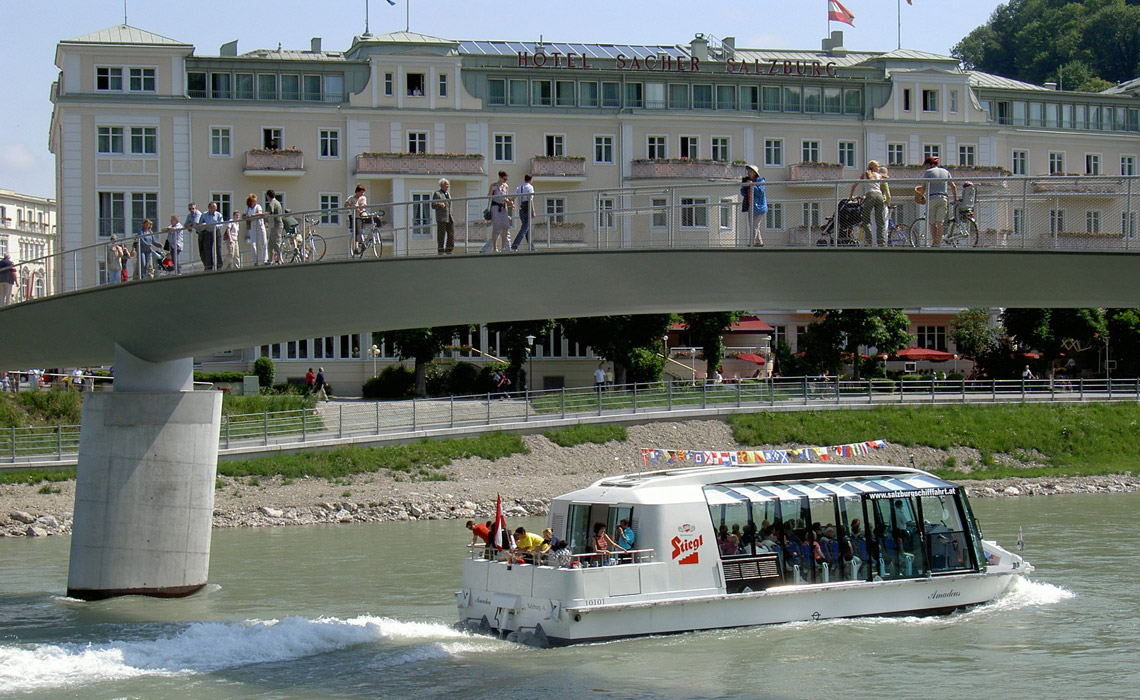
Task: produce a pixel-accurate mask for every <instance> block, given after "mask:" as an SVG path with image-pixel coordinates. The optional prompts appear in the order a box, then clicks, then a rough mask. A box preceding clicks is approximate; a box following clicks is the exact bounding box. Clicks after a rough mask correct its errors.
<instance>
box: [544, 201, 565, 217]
mask: <svg viewBox="0 0 1140 700" xmlns="http://www.w3.org/2000/svg"><path fill="white" fill-rule="evenodd" d="M546 216H547V218H548V220H549V221H550V223H552V224H562V223H565V222H566V198H565V197H547V198H546Z"/></svg>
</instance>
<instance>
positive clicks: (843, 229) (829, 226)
mask: <svg viewBox="0 0 1140 700" xmlns="http://www.w3.org/2000/svg"><path fill="white" fill-rule="evenodd" d="M838 216H839V235H838V238H836V237H835V236H836V232H835V217H836V215H835V214H832V215H831V216H829V217H827V218H826V219H824V221H823V225H822V226H820V227H819V231H820V233H822V234H823V235H822V236H820V237H819V240H817V241H816V242H815V244H816V245H820V246H829V245H837V246H852V245H857V243H856V242H855V238H854V236H853V235H852V233H853V232H854V231H855V227H856V226H858V225H859V224H860V223H862V221H863V198H862V197H855V198H854V199H841V200H839V207H838Z"/></svg>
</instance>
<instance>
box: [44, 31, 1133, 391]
mask: <svg viewBox="0 0 1140 700" xmlns="http://www.w3.org/2000/svg"><path fill="white" fill-rule="evenodd" d="M842 44H843V39H842V33H841V32H835V33H833V34H832V36H831V37H829V38H828V39H826V40H824V41H823V43H822V47H821V49H820V50H806V49H805V50H764V49H752V48H743V47H737V46H736V45H735V42H734V40H733V39H731V38H725V39H722V40H711V39H709V38H706V37H703V36H701V35H697V36H695V37H694V38H692V39H691V40H689V41H688V43H687V44H669V45H657V46H654V45H615V44H590V43H541V42H534V41H518V42H511V41H478V40H473V41H457V40H451V39H442V38H437V37H431V36H425V35H423V34H416V33H412V32H394V33H390V34H383V35H379V36H372V35H368V34H365V35H362V36H357V37H355V38H354V39H353V41H352V43H351V45H350V46H348V47H347V48H346V49H344V50H335V51H329V50H326V49H325V48H324V47H323V45H322V42H321V40H320V39H319V38H314V39H313V40H312V43H311V45H310V46H309V47H307V48H304V49H282V48H277V49H255V50H252V51H247V52H242V51H239V49H238V46H237V42H231V43H228V44H225V45H223V46H222V47H221V48H220V51H219V53H218V55H211V56H206V55H197V54H196V52H195V47H194V46H192V45H190V44H186V43H183V42H181V41H178V40H175V39H170V38H166V37H163V36H159V35H157V34H153V33H151V32H147V31H144V30H141V29H138V28H134V27H131V26H127V25H121V26H117V27H111V28H109V29H105V30H103V31H99V32H95V33H93V34H88V35H85V36H81V37H77V38H75V39H70V40H66V41H61V42H60V43H59V45H58V47H57V52H56V65H57V66H58V67H59V69H60V75H59V79H58V81H57V82H56V83H55V84H54V85H53V88H52V101H53V103H54V113H53V117H52V123H51V130H50V147H51V150H52V152H53V153H54V154H55V157H56V162H57V178H58V187H57V194H58V199H59V216H60V237H59V240H60V246H61V250H63V251H65V252H66V251H69V250H75V249H78V248H82V247H84V246H92V245H94V244H97V243H99V242H101V241H105V240H107V237H108V236H109V235H110V234H111V233H117V234H120V235H122V234H128V233H131V232H135V231H137V230H138V228H139V224H140V222H141V221H142V219H144V218H150V219H152V220H154V221H156V222H161V223H165V221H166V220H167V218H168V217H169V216H170V214H172V213H177V214H180V215H181V214H182V213H183V212H185V210H186V205H187V203H188V202H190V201H196V202H197V203H198V204H199V207H200V208H202V203H203V202H205V201H207V200H213V201H217V202H219V204H220V205H221V207H222V210H223V212H228V211H229V210H230V209H231V208H233V207H239V206H244V200H245V197H246V195H247V193H250V192H258V193H261V192H264V191H265V190H266V189H268V188H273V189H275V190H276V191H277V192H278V193H280V194H281V195H282V198H283V199H284V201H285V204H286V206H288V207H290V208H292V209H294V210H304V209H327V210H330V211H329V212H328V213H327V214H326V215H324V216H323V217H322V228H325V229H327V232H328V234H329V235H330V236H332V235H339V234H341V233H342V232H343V230H344V221H343V217H341V216H339V215H338V214H337V213H336V212H335V211H332V210H335V209H337V208H338V207H340V206H342V205H343V203H344V201H345V199H346V197H347V196H348V194H350V193H351V192H352V189H353V187H354V185H355V183H357V182H360V183H363V184H365V185H366V186H367V188H368V196H369V200H370V201H371V202H374V203H389V202H407V203H411V204H409V205H407V206H394V207H389V208H388V214H389V217H388V220H389V222H390V224H391V226H392V230H393V231H394V234H393V235H394V240H393V241H392V243H393V244H394V245H395V246H396V248H397V249H398V250H401V251H408V252H412V253H415V252H424V253H427V252H432V251H434V245H435V235H434V226H433V225H432V222H431V219H430V213H429V210H428V207H427V206H426V204H422V203H423V202H425V200H427V199H428V198H430V196H431V193H432V192H433V191H434V190H435V189H436V186H437V180H438V179H439V178H440V177H447V178H448V179H450V180H451V182H452V194H453V196H455V197H468V196H470V197H476V196H480V195H483V194H485V193H486V191H487V187H488V185H489V182H490V181H491V180H493V179H494V176H495V173H497V172H498V171H499V170H505V171H506V172H507V173H508V174H509V175H510V179H511V181H512V183H518V182H521V181H522V176H523V175H524V174H525V173H532V174H534V176H535V184H536V188H537V189H538V190H539V191H540V193H541V192H543V191H544V190H545V191H546V192H554V191H557V192H558V193H565V194H557V195H551V196H543V197H540V198H539V200H538V208H539V215H540V216H545V217H546V218H547V221H549V222H554V225H556V226H557V227H558V229H559V231H558V235H557V236H556V237H553V238H552V240H554V241H555V242H557V243H564V244H573V243H574V241H575V240H581V236H583V235H588V234H583V232H582V230H583V229H585V230H587V231H590V229H592V227H594V226H595V225H596V226H603V225H605V223H604V222H603V220H602V218H601V217H599V218H597V219H595V220H587V221H572V220H570V219H571V218H572V217H567V216H566V209H567V206H568V204H567V202H568V201H569V200H572V199H573V198H574V196H575V195H574V193H575V192H576V191H581V192H583V193H586V192H597V191H600V190H606V189H620V188H629V187H637V186H641V185H661V184H677V185H680V184H685V183H700V182H704V183H708V182H710V181H713V182H719V183H723V189H722V190H721V191H722V192H723V194H725V195H726V197H725V198H722V199H721V200H720V202H719V203H720V205H721V206H720V210H721V211H722V212H726V214H722V216H724V217H726V218H727V219H731V218H732V217H734V216H735V210H736V206H735V205H733V204H732V203H733V202H735V201H736V200H735V199H733V198H732V196H733V195H735V194H736V191H737V187H738V185H739V178H740V175H741V174H742V173H743V165H744V164H745V163H754V164H756V166H758V167H759V169H760V171H761V174H762V175H763V176H764V177H765V178H766V179H767V180H768V182H769V183H770V186H773V185H774V184H775V183H781V185H780V186H781V187H785V186H786V187H787V188H788V190H787V191H789V192H791V191H794V192H796V193H797V194H796V196H795V197H794V198H791V197H789V198H782V201H774V202H773V206H772V208H771V209H770V211H769V214H768V216H767V221H766V223H767V231H766V233H765V238H766V240H767V241H769V244H770V245H771V244H775V245H784V244H793V245H794V244H805V243H807V240H806V236H805V234H808V235H810V233H811V232H812V230H813V228H814V226H816V225H818V224H819V222H820V219H821V217H822V216H824V215H826V212H827V211H828V207H829V206H833V205H834V199H835V192H836V185H835V183H836V181H841V180H851V179H854V178H856V177H858V175H859V173H860V172H861V171H862V169H863V167H864V165H865V164H866V162H867V161H868V160H870V159H875V160H878V161H880V162H882V163H886V164H889V165H890V166H891V169H892V175H893V176H895V177H899V176H901V175H917V174H919V173H920V168H919V167H918V165H917V164H918V163H921V162H922V160H923V159H924V158H925V157H926V156H929V155H937V156H940V158H941V159H942V162H943V163H944V164H948V165H952V166H957V167H958V168H961V170H960V171H958V172H959V175H956V177H983V176H988V175H996V174H1008V175H1013V176H1020V175H1026V176H1034V175H1047V174H1052V173H1076V174H1082V175H1083V174H1088V175H1112V176H1132V175H1135V174H1136V161H1137V155H1138V154H1140V99H1137V92H1138V91H1140V85H1137V84H1132V83H1129V84H1123V85H1120V86H1117V87H1115V88H1113V89H1110V90H1107V91H1105V92H1102V93H1083V92H1072V91H1063V90H1058V89H1056V86H1054V85H1045V86H1038V85H1031V84H1027V83H1023V82H1019V81H1016V80H1011V79H1008V78H1004V77H1001V76H996V75H990V74H986V73H980V72H976V71H964V70H962V69H961V68H960V66H959V64H958V63H957V61H956V60H955V59H953V58H951V57H947V56H940V55H935V54H931V53H926V52H922V51H914V50H897V51H889V52H868V51H849V50H847V49H845V48H844V47H843V45H842ZM734 182H735V183H736V186H733V183H734ZM821 183H822V184H821ZM591 196H594V195H591ZM715 196H716V194H715V192H714V194H713V197H715ZM593 201H596V203H597V206H598V207H599V208H602V209H605V208H606V207H607V206H614V202H613V200H605V199H596V200H593ZM717 203H718V201H717V200H716V199H701V200H700V201H699V202H694V201H690V202H689V203H688V205H687V206H688V208H687V209H686V204H685V203H684V202H651V204H652V205H653V206H658V205H660V206H661V207H662V211H663V212H671V211H674V210H675V211H677V212H678V220H679V225H680V226H682V227H685V226H688V227H689V228H691V229H701V228H702V227H704V228H707V229H708V232H709V235H710V237H715V236H716V235H717V232H718V229H720V228H725V229H730V230H733V231H735V230H736V229H737V228H739V227H737V226H736V222H735V221H734V220H726V219H722V218H721V217H717V216H710V215H708V213H707V212H706V211H705V210H704V207H705V206H706V205H714V204H717ZM725 203H727V205H726V204H725ZM617 204H618V206H622V203H621V202H618V203H617ZM909 206H911V207H913V206H914V205H913V204H911V205H909ZM482 207H483V204H482V203H475V204H473V205H472V207H469V208H468V209H469V210H470V209H474V210H475V211H473V212H471V214H472V218H477V217H478V212H481V210H482ZM674 207H675V209H672V208H674ZM710 208H711V206H710ZM1056 211H1060V209H1057V210H1050V215H1051V216H1052V217H1053V220H1052V221H1051V222H1050V225H1051V226H1054V227H1055V228H1064V227H1063V226H1062V224H1061V223H1060V221H1058V220H1057V219H1056V213H1055V212H1056ZM687 212H688V214H687ZM694 212H696V213H694ZM1113 213H1115V212H1113ZM697 214H700V215H699V216H698V215H697ZM1030 214H1031V212H1027V211H1020V212H1019V211H1016V210H1014V209H1010V210H1008V211H1003V212H1000V216H1001V220H1000V221H992V222H990V223H989V229H990V230H1002V231H1006V232H1009V233H1013V234H1018V233H1021V232H1022V231H1021V230H1020V229H1024V227H1025V226H1026V219H1027V217H1028V216H1029V215H1030ZM1063 215H1064V211H1061V216H1063ZM686 216H688V218H686ZM913 216H914V214H913V213H911V214H910V218H913ZM1069 216H1070V218H1071V219H1078V218H1079V219H1080V220H1081V221H1082V223H1086V222H1087V221H1091V219H1089V218H1088V215H1087V213H1086V212H1078V211H1072V212H1070V213H1069ZM462 217H463V215H462V214H461V218H462ZM1046 218H1048V217H1046ZM564 219H565V220H564ZM1105 219H1107V220H1106V221H1103V222H1102V221H1101V219H1100V214H1099V213H1098V215H1097V221H1096V223H1097V226H1098V227H1099V226H1103V227H1104V228H1105V230H1109V229H1115V228H1116V227H1118V225H1119V226H1122V227H1124V231H1125V235H1132V234H1133V233H1134V231H1133V229H1134V227H1135V212H1133V211H1131V210H1129V209H1126V210H1124V211H1121V212H1120V218H1119V220H1117V219H1116V217H1115V216H1112V215H1108V216H1105ZM648 221H649V223H648V224H647V226H646V229H645V230H632V231H620V232H618V233H619V234H620V235H622V236H623V237H624V238H623V240H627V241H630V242H632V243H634V244H636V243H637V242H638V240H639V237H641V240H642V241H652V240H653V239H652V236H653V227H654V226H656V225H659V224H660V225H662V226H664V225H665V214H664V213H663V215H662V218H661V219H660V221H659V220H658V219H657V218H656V217H652V218H650V219H649V220H648ZM595 222H596V223H595ZM560 224H561V225H560ZM726 224H727V225H726ZM559 225H560V226H559ZM551 230H552V229H549V228H548V232H549V231H551ZM1098 230H1099V228H1098ZM591 233H592V232H591ZM480 235H483V236H485V233H483V234H480ZM548 235H549V233H548ZM732 240H734V241H735V240H737V239H732ZM480 241H481V239H480ZM55 273H56V278H55V283H56V284H57V285H58V287H59V288H60V289H63V290H67V289H71V288H73V287H74V286H76V284H78V286H85V285H90V284H94V283H97V282H99V281H100V280H102V279H103V278H104V277H105V275H106V271H105V269H104V267H103V262H102V256H101V255H100V254H99V250H98V248H93V249H90V250H89V251H87V252H86V253H85V254H80V255H76V256H64V258H63V260H62V264H61V265H60V268H59V269H58V270H56V271H55ZM912 312H913V313H915V314H917V315H916V316H915V318H918V317H919V316H921V314H922V310H912ZM770 316H771V315H769V314H767V313H766V314H765V315H764V320H765V321H767V322H768V323H769V324H771V325H773V326H777V327H779V328H792V329H794V328H796V325H795V321H796V319H801V320H802V319H803V318H804V314H803V313H802V312H800V313H794V312H790V313H789V314H788V315H787V316H786V317H785V318H782V319H781V318H775V317H770ZM936 318H937V319H938V320H939V322H940V323H939V324H938V325H939V327H942V329H943V333H942V337H943V338H944V337H945V335H946V333H945V331H946V330H947V329H946V328H945V327H944V326H945V319H946V318H947V315H946V313H945V312H942V313H939V314H936ZM789 323H790V324H792V325H790V326H789ZM929 325H930V324H928V323H925V322H923V321H921V320H919V321H916V328H915V329H914V330H915V333H916V335H919V327H920V326H921V327H922V328H923V329H925V328H927V327H928V326H929ZM785 334H786V336H787V339H788V341H789V342H790V343H791V344H792V345H793V347H794V346H795V335H796V334H795V332H794V331H793V330H788V331H786V332H785ZM475 336H476V337H474V338H470V339H465V342H467V343H469V344H471V345H474V346H477V347H479V348H480V349H481V350H483V351H485V352H490V353H492V354H494V351H495V349H496V342H495V340H494V338H493V337H490V336H488V334H486V332H485V331H483V330H480V331H479V332H478V333H476V334H475ZM921 336H922V337H923V338H925V337H935V338H936V337H939V336H938V333H937V332H934V333H933V334H928V333H927V332H926V331H925V330H924V331H923V332H922V333H921ZM943 342H945V340H943ZM371 344H372V343H371V338H370V335H369V332H368V329H362V330H361V333H360V334H357V335H352V336H344V337H340V338H318V339H306V340H300V341H296V342H293V343H287V344H286V343H282V344H278V345H274V346H264V347H262V348H249V349H243V350H235V351H233V352H232V353H230V354H228V355H224V356H219V357H215V358H203V359H206V360H209V361H210V362H214V361H217V362H220V363H222V364H221V366H226V365H227V363H228V365H230V366H234V367H235V368H236V367H238V366H240V367H243V368H244V367H246V366H248V364H249V363H250V362H252V359H253V358H254V357H256V356H257V355H258V354H261V353H266V354H269V355H271V356H273V357H274V359H279V360H280V361H281V362H282V363H286V365H285V366H284V367H282V368H281V369H280V370H279V374H281V375H283V376H300V375H301V374H303V373H304V371H305V369H306V368H307V366H308V365H312V364H324V365H325V366H326V369H328V370H329V373H330V375H331V381H332V382H333V383H334V384H338V385H340V386H353V385H358V384H359V382H360V381H362V380H363V378H364V377H366V376H368V375H370V374H371V367H372V363H371V362H370V361H369V360H370V359H371V358H369V357H367V351H366V349H367V348H369V347H370V346H371ZM538 345H539V346H540V348H539V352H538V355H537V356H536V357H537V359H541V360H544V362H542V363H536V367H535V371H536V374H538V375H539V376H538V379H539V381H538V383H537V384H536V385H537V386H543V384H545V385H547V386H556V385H558V384H560V383H562V382H565V383H566V384H568V385H569V384H585V383H589V381H590V379H589V376H590V372H591V371H592V370H593V369H594V367H595V366H596V360H593V359H592V358H590V355H589V351H588V350H587V349H585V348H579V347H575V346H574V344H573V343H569V342H568V341H567V340H566V339H564V338H562V337H561V336H560V335H558V334H557V332H555V333H552V334H551V336H550V337H549V338H546V339H540V341H539V343H538ZM950 349H951V350H953V348H952V347H951V348H950ZM540 367H541V369H540ZM338 380H339V381H338Z"/></svg>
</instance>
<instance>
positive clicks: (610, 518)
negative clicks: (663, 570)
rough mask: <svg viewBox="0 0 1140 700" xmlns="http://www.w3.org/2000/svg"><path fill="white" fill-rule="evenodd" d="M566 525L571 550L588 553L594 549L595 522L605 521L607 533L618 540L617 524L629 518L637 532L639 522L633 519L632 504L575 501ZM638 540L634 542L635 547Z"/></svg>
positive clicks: (634, 530)
mask: <svg viewBox="0 0 1140 700" xmlns="http://www.w3.org/2000/svg"><path fill="white" fill-rule="evenodd" d="M567 520H568V522H567V526H566V541H567V542H569V543H570V551H572V552H573V553H575V554H586V553H589V552H592V551H594V547H593V536H594V523H605V525H606V534H608V535H609V536H610V537H611V538H613V539H614V541H617V526H618V523H620V522H621V521H622V520H629V521H630V523H632V526H633V532H634V534H635V535H636V534H637V522H636V521H635V520H634V519H633V508H632V507H630V506H611V505H610V504H608V503H573V504H571V505H570V509H569V517H568V519H567ZM636 546H637V542H636V541H635V542H634V547H636Z"/></svg>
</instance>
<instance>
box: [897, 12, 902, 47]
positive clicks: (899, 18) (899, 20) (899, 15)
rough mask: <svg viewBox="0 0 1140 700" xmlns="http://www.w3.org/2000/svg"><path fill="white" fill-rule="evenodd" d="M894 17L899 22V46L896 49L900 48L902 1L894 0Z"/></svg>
mask: <svg viewBox="0 0 1140 700" xmlns="http://www.w3.org/2000/svg"><path fill="white" fill-rule="evenodd" d="M895 17H896V19H898V22H899V45H898V46H897V47H896V48H899V49H901V48H902V0H895Z"/></svg>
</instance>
